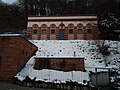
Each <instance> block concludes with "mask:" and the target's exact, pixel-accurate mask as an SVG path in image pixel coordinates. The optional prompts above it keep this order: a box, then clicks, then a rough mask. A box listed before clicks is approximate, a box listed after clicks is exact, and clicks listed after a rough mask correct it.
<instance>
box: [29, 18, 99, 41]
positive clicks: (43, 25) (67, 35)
mask: <svg viewBox="0 0 120 90" xmlns="http://www.w3.org/2000/svg"><path fill="white" fill-rule="evenodd" d="M97 19H98V18H97V16H58V17H56V16H55V17H40V16H35V17H28V26H27V33H28V35H29V36H30V37H31V38H32V39H33V40H81V39H85V40H86V39H87V40H89V39H93V40H94V39H99V30H98V26H97Z"/></svg>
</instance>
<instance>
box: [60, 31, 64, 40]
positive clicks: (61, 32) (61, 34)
mask: <svg viewBox="0 0 120 90" xmlns="http://www.w3.org/2000/svg"><path fill="white" fill-rule="evenodd" d="M59 39H60V40H64V39H65V31H64V29H61V30H60V31H59Z"/></svg>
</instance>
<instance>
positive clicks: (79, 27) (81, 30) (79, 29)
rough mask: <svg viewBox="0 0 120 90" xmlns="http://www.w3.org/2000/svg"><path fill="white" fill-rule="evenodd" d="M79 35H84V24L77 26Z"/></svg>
mask: <svg viewBox="0 0 120 90" xmlns="http://www.w3.org/2000/svg"><path fill="white" fill-rule="evenodd" d="M77 33H78V34H82V33H83V24H82V23H79V24H78V25H77Z"/></svg>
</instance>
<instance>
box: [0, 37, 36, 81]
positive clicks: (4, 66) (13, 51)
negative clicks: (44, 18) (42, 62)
mask: <svg viewBox="0 0 120 90" xmlns="http://www.w3.org/2000/svg"><path fill="white" fill-rule="evenodd" d="M36 51H37V47H36V46H34V45H33V44H32V43H30V42H29V41H27V40H26V39H25V38H23V37H21V36H0V56H1V61H0V81H4V82H14V76H15V75H16V74H17V72H19V71H20V70H21V69H22V67H23V66H24V65H25V63H26V62H27V61H28V60H29V58H30V57H31V56H32V55H33V54H34V53H35V52H36Z"/></svg>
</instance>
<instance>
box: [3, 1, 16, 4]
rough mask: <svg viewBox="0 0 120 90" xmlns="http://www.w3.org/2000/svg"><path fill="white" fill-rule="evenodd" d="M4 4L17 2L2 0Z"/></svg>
mask: <svg viewBox="0 0 120 90" xmlns="http://www.w3.org/2000/svg"><path fill="white" fill-rule="evenodd" d="M2 1H3V2H4V3H8V4H12V3H14V2H16V1H17V0H2Z"/></svg>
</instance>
